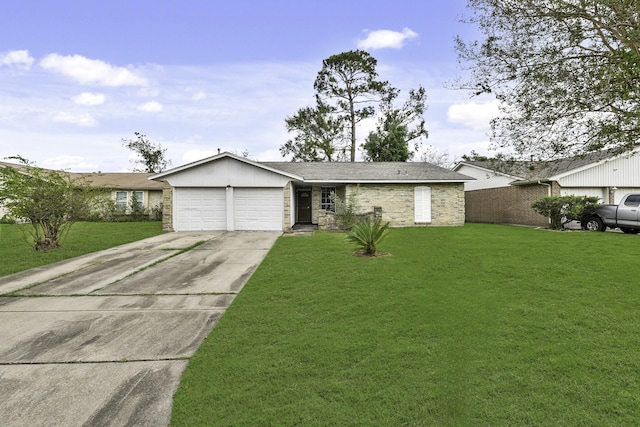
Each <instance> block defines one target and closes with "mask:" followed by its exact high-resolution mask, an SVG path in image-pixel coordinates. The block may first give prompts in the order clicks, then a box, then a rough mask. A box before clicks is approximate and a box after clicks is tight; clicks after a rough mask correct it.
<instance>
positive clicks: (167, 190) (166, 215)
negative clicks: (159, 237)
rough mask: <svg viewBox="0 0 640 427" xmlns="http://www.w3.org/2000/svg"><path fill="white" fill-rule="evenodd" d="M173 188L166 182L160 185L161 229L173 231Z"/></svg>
mask: <svg viewBox="0 0 640 427" xmlns="http://www.w3.org/2000/svg"><path fill="white" fill-rule="evenodd" d="M172 221H173V189H172V188H171V185H169V183H168V182H166V181H165V182H164V187H162V231H173V226H172V224H173V222H172Z"/></svg>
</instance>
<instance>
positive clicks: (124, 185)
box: [71, 172, 163, 190]
mask: <svg viewBox="0 0 640 427" xmlns="http://www.w3.org/2000/svg"><path fill="white" fill-rule="evenodd" d="M71 175H72V176H73V177H75V178H83V179H86V180H87V181H89V182H91V184H92V185H93V186H95V187H103V188H109V189H113V190H118V189H122V190H162V187H163V183H162V182H158V181H150V180H149V177H150V176H152V175H154V174H152V173H142V172H92V173H72V174H71Z"/></svg>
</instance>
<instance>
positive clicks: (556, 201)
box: [531, 196, 599, 230]
mask: <svg viewBox="0 0 640 427" xmlns="http://www.w3.org/2000/svg"><path fill="white" fill-rule="evenodd" d="M598 200H599V199H598V197H588V196H547V197H543V198H542V199H538V200H536V201H535V202H533V204H532V205H531V207H532V208H533V210H534V211H536V212H537V213H539V214H540V215H544V216H546V217H549V220H550V221H551V224H550V227H551V228H552V229H553V230H562V229H563V228H564V225H565V224H567V223H569V222H571V221H580V222H581V223H584V222H585V221H586V220H587V219H589V217H590V216H592V215H593V214H594V213H595V211H596V208H597V207H598Z"/></svg>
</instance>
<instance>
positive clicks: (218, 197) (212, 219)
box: [174, 187, 284, 231]
mask: <svg viewBox="0 0 640 427" xmlns="http://www.w3.org/2000/svg"><path fill="white" fill-rule="evenodd" d="M227 197H229V199H230V200H232V204H231V205H230V206H228V205H227ZM283 199H284V197H283V190H282V189H281V188H233V187H229V188H176V189H175V190H174V203H175V205H174V206H175V220H174V221H175V222H174V229H175V230H176V231H216V230H242V231H251V230H261V231H263V230H264V231H282V220H283V218H282V216H283V208H284V200H283ZM229 218H233V221H228V219H229Z"/></svg>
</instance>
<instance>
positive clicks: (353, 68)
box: [280, 50, 398, 162]
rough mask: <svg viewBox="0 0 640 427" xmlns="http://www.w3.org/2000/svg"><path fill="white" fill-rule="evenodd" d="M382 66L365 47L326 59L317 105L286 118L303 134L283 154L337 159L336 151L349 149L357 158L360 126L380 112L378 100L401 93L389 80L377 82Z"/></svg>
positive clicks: (319, 79)
mask: <svg viewBox="0 0 640 427" xmlns="http://www.w3.org/2000/svg"><path fill="white" fill-rule="evenodd" d="M377 64H378V61H377V60H376V59H375V58H374V57H372V56H371V55H370V54H369V53H368V52H365V51H362V50H355V51H349V52H343V53H339V54H337V55H333V56H330V57H329V58H327V59H325V60H324V61H322V69H321V70H320V71H319V72H318V76H317V77H316V80H315V82H314V85H313V87H314V89H315V90H316V107H315V108H309V107H307V108H303V109H301V110H298V112H297V113H296V114H295V115H294V116H292V117H291V118H288V119H287V129H288V130H289V131H294V132H297V133H298V136H297V137H296V138H294V140H293V141H289V143H287V144H285V145H284V146H283V147H281V148H280V151H281V152H282V153H283V155H286V154H287V153H294V157H295V155H296V153H301V155H300V156H298V158H299V159H302V158H307V157H308V158H311V159H313V158H314V155H315V154H318V156H319V157H318V159H320V160H335V157H334V154H339V153H344V154H345V156H346V153H349V159H350V160H351V161H352V162H353V161H355V159H356V149H357V145H356V140H357V139H356V125H357V124H358V123H359V122H360V121H362V120H364V119H366V118H368V117H372V116H373V115H374V114H375V111H376V104H378V103H379V102H381V101H382V100H383V99H386V98H389V99H393V98H394V97H395V96H397V94H398V90H396V89H394V88H391V87H390V86H389V83H388V82H386V81H379V80H377V78H378V72H377V71H376V66H377ZM290 119H292V120H290ZM290 124H295V126H291V127H290ZM316 137H319V138H317V139H316ZM329 142H330V143H329Z"/></svg>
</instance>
